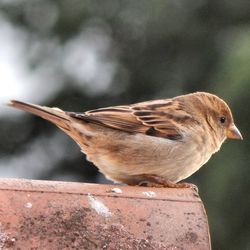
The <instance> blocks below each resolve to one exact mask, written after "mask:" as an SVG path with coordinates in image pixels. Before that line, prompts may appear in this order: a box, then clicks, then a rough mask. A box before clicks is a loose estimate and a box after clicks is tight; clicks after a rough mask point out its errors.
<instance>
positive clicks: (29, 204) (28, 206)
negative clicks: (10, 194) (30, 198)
mask: <svg viewBox="0 0 250 250" xmlns="http://www.w3.org/2000/svg"><path fill="white" fill-rule="evenodd" d="M32 206H33V205H32V203H31V202H27V203H25V204H24V207H26V208H32Z"/></svg>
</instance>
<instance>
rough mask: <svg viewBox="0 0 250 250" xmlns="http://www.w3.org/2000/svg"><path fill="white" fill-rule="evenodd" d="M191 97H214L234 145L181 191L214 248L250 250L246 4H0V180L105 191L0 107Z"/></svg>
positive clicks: (226, 0) (68, 151) (51, 138)
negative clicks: (195, 191) (235, 130)
mask: <svg viewBox="0 0 250 250" xmlns="http://www.w3.org/2000/svg"><path fill="white" fill-rule="evenodd" d="M193 91H209V92H212V93H215V94H217V95H219V96H221V97H222V98H224V99H225V100H226V101H227V102H228V103H229V104H230V106H231V108H232V110H233V113H234V116H235V121H236V124H237V126H238V127H239V128H240V130H241V132H242V134H243V136H244V141H227V142H226V143H225V144H224V145H223V147H222V149H221V151H220V153H218V154H216V155H214V156H213V157H212V159H211V160H210V161H209V162H208V163H207V164H206V166H205V167H204V168H202V169H201V170H200V171H199V172H198V173H196V174H195V175H194V176H193V177H191V178H189V179H188V181H191V182H194V183H195V184H197V185H198V186H199V190H200V195H201V197H202V199H203V201H204V203H205V207H206V210H207V213H208V217H209V222H210V229H211V237H212V244H213V249H219V250H224V249H225V250H228V249H235V250H239V249H250V217H249V215H250V212H249V211H250V191H249V190H250V169H249V162H250V154H249V149H250V141H249V140H248V138H249V122H250V109H249V105H250V2H249V1H246V0H238V1H232V0H221V1H214V0H196V1H185V0H178V1H176V0H155V1H146V0H136V1H134V0H126V1H125V0H124V1H119V0H105V1H95V0H89V1H88V0H85V1H83V0H61V1H52V0H34V1H29V0H0V103H1V105H0V106H1V108H0V177H18V178H20V177H22V178H32V179H43V180H47V179H48V180H67V181H80V182H105V179H104V178H103V177H102V176H101V175H100V174H98V171H97V169H96V168H95V167H93V166H92V164H91V163H89V162H87V161H86V160H85V156H84V155H83V154H81V153H80V150H79V149H78V146H77V145H76V144H75V143H74V142H73V141H72V140H71V139H69V138H68V137H67V136H66V135H64V134H63V133H62V132H61V131H59V130H58V129H56V128H55V127H54V126H53V125H51V124H49V123H48V122H45V121H44V120H42V119H39V118H37V117H34V116H31V115H29V114H25V113H24V112H20V111H16V110H12V109H10V108H8V107H6V106H5V105H4V103H5V102H7V101H8V100H9V99H12V98H17V99H21V100H24V101H29V102H35V103H39V104H44V105H49V106H58V107H60V108H63V109H65V110H68V111H85V110H88V109H94V108H98V107H104V106H111V105H119V104H128V103H133V102H138V101H142V100H148V99H157V98H167V97H172V96H175V95H179V94H185V93H189V92H193ZM166 226H167V225H166Z"/></svg>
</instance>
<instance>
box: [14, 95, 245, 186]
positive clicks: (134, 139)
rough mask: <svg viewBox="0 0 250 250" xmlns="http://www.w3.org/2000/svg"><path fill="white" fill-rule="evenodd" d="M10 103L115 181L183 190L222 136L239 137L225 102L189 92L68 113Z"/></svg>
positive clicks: (224, 138)
mask: <svg viewBox="0 0 250 250" xmlns="http://www.w3.org/2000/svg"><path fill="white" fill-rule="evenodd" d="M9 106H12V107H14V108H17V109H21V110H24V111H27V112H30V113H32V114H34V115H37V116H40V117H41V118H44V119H46V120H48V121H50V122H52V123H53V124H55V125H56V126H57V127H58V128H60V129H61V130H62V131H64V132H65V133H66V134H67V135H69V136H70V137H71V138H72V139H73V140H74V141H75V142H76V143H77V144H78V145H79V146H80V148H81V151H82V152H83V153H85V154H86V156H87V160H89V161H90V162H92V163H94V165H96V166H97V167H98V169H99V171H100V172H101V173H103V174H104V176H105V177H106V178H107V179H109V180H112V181H114V182H115V183H123V184H127V185H141V186H144V185H145V186H151V187H172V188H178V187H180V188H183V187H193V186H195V185H193V184H191V183H186V182H180V181H182V180H184V179H186V178H187V177H189V176H190V175H192V174H193V173H194V172H196V171H197V170H199V169H200V168H201V167H202V166H203V165H204V164H205V163H206V162H207V161H208V160H209V159H210V157H211V156H212V155H213V154H214V153H216V152H217V151H219V149H220V148H221V145H222V143H223V142H224V141H225V140H226V139H227V138H231V139H241V140H242V139H243V137H242V135H241V133H240V131H239V130H238V128H237V127H236V125H235V123H234V120H233V116H232V112H231V110H230V108H229V106H228V105H227V104H226V102H225V101H223V100H222V99H221V98H219V97H218V96H216V95H214V94H211V93H207V92H194V93H190V94H185V95H180V96H176V97H173V98H167V99H159V100H151V101H144V102H139V103H135V104H130V105H121V106H111V107H105V108H98V109H94V110H89V111H85V112H69V111H63V110H61V109H59V108H50V107H46V106H40V105H35V104H31V103H27V102H21V101H18V100H11V101H10V102H9Z"/></svg>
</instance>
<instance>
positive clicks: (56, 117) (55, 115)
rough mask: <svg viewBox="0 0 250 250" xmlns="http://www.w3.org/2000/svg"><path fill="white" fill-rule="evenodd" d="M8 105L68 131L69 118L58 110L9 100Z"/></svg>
mask: <svg viewBox="0 0 250 250" xmlns="http://www.w3.org/2000/svg"><path fill="white" fill-rule="evenodd" d="M8 105H9V106H11V107H14V108H17V109H21V110H24V111H27V112H30V113H32V114H34V115H37V116H40V117H42V118H43V119H45V120H48V121H50V122H52V123H54V124H55V125H56V126H58V127H60V128H62V129H65V130H69V122H70V117H69V116H68V115H67V114H66V113H65V112H64V111H62V110H60V109H58V108H49V107H45V106H40V105H36V104H31V103H26V102H21V101H17V100H11V101H10V102H9V103H8Z"/></svg>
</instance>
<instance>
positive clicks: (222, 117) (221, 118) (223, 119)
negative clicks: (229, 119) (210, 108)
mask: <svg viewBox="0 0 250 250" xmlns="http://www.w3.org/2000/svg"><path fill="white" fill-rule="evenodd" d="M225 122H226V117H225V116H221V117H220V123H222V124H223V123H225Z"/></svg>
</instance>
